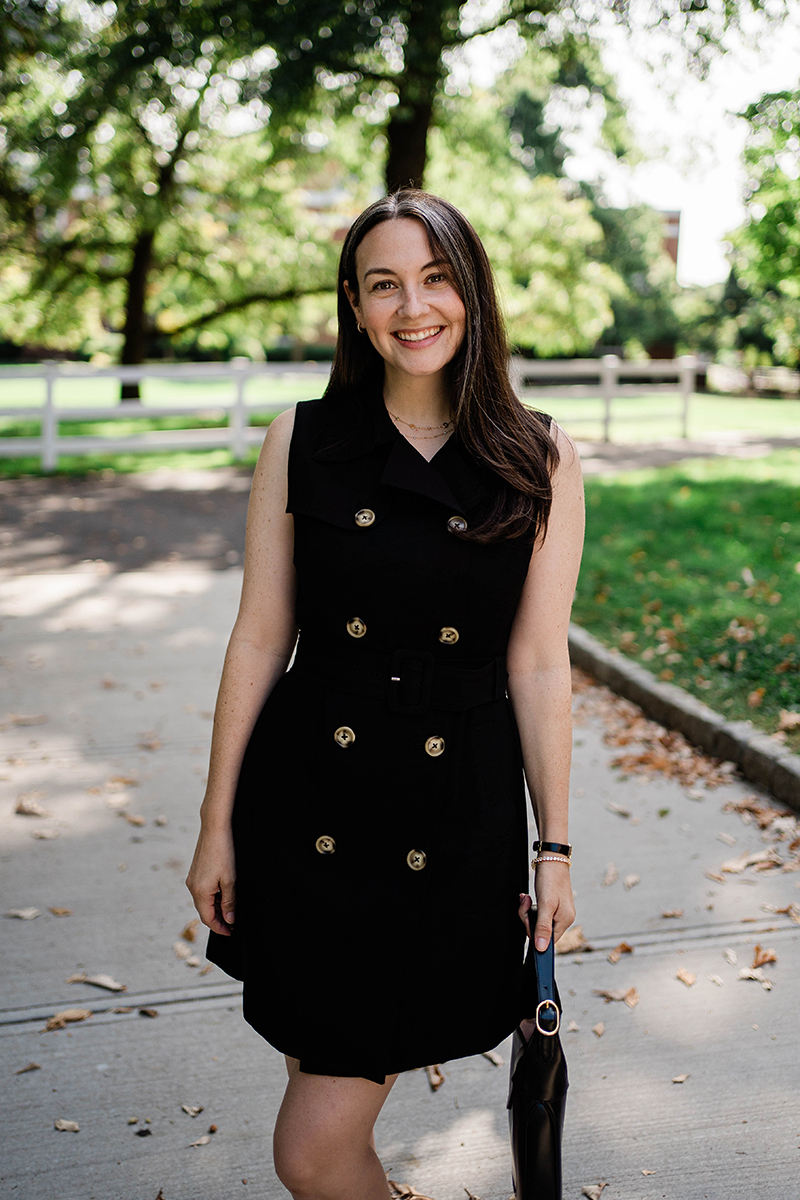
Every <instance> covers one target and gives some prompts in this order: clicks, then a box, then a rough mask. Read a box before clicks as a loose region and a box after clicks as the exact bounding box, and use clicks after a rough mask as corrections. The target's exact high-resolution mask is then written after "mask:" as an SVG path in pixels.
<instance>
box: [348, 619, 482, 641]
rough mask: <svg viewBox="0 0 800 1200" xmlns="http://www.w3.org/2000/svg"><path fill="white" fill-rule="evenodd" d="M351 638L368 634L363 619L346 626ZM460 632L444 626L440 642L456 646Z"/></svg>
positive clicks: (350, 622)
mask: <svg viewBox="0 0 800 1200" xmlns="http://www.w3.org/2000/svg"><path fill="white" fill-rule="evenodd" d="M346 629H347V632H348V633H349V634H350V637H354V638H362V637H363V636H364V634H365V633H366V632H367V623H366V621H363V620H362V619H361V617H351V618H350V620H349V621H348V622H347V625H346ZM459 636H460V635H459V632H458V630H457V629H456V628H455V627H454V626H453V625H443V626H442V628H441V629H440V630H439V641H440V642H441V643H442V645H443V646H455V644H456V642H457V641H458V639H459Z"/></svg>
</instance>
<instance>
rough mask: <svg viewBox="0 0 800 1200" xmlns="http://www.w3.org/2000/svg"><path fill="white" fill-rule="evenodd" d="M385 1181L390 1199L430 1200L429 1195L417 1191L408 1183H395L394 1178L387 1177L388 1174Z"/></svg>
mask: <svg viewBox="0 0 800 1200" xmlns="http://www.w3.org/2000/svg"><path fill="white" fill-rule="evenodd" d="M386 1182H387V1183H388V1185H389V1194H390V1196H391V1197H392V1200H431V1197H430V1196H426V1195H424V1194H423V1193H422V1192H418V1191H417V1189H416V1188H415V1187H412V1186H411V1184H410V1183H396V1182H395V1180H394V1179H389V1178H388V1176H387V1179H386Z"/></svg>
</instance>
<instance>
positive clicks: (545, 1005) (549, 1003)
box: [535, 1000, 561, 1037]
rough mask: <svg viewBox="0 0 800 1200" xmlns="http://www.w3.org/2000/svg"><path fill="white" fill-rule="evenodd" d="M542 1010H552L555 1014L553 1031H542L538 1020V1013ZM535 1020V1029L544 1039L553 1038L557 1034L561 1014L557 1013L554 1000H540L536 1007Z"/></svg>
mask: <svg viewBox="0 0 800 1200" xmlns="http://www.w3.org/2000/svg"><path fill="white" fill-rule="evenodd" d="M543 1008H552V1009H553V1011H554V1012H555V1014H556V1027H555V1029H543V1028H542V1024H541V1021H540V1020H539V1013H540V1012H541V1011H542V1009H543ZM535 1020H536V1028H537V1029H538V1030H539V1033H543V1034H544V1036H545V1037H555V1035H556V1034H557V1033H558V1031H559V1029H560V1028H561V1013H560V1012H559V1011H558V1005H557V1004H556V1002H555V1000H541V1001H540V1002H539V1004H538V1005H537V1007H536V1018H535Z"/></svg>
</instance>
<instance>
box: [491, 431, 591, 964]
mask: <svg viewBox="0 0 800 1200" xmlns="http://www.w3.org/2000/svg"><path fill="white" fill-rule="evenodd" d="M554 432H555V436H556V440H557V444H558V449H559V451H560V453H561V462H560V463H559V466H558V468H557V470H556V472H555V475H554V478H553V505H552V508H551V512H550V521H549V525H548V529H547V537H546V538H545V540H544V542H543V543H537V545H536V547H535V548H534V551H533V554H532V555H531V564H530V568H529V570H528V576H527V579H526V581H525V586H524V588H523V591H522V596H521V598H520V603H519V607H518V609H517V614H516V617H515V619H514V626H513V628H512V631H511V638H510V641H509V646H508V658H507V665H508V674H509V678H508V694H509V698H510V700H511V703H512V705H513V708H514V715H515V717H516V719H517V725H518V726H519V731H520V739H521V742H522V754H523V760H524V764H525V776H526V778H527V781H528V788H529V790H530V794H531V801H532V804H533V812H534V817H535V818H536V827H537V829H538V832H539V837H540V839H541V840H542V841H547V842H566V841H568V840H569V837H568V806H569V770H570V759H571V755H572V696H571V681H570V665H569V649H568V645H567V634H568V630H569V618H570V612H571V609H572V599H573V596H574V593H575V584H576V582H577V578H578V569H579V567H580V560H581V550H582V548H583V529H584V508H583V484H582V479H581V469H580V462H579V460H578V453H577V451H576V449H575V447H574V445H573V443H572V442H571V441H570V439H569V438H568V437H567V435H566V434H565V433H564V432H563V431H562V430H561V429H559V428H558V426H556V427H555V430H554ZM536 899H537V906H538V915H537V922H536V945H537V947H538V948H539V949H544V948H545V947H546V946H547V943H548V941H549V940H550V934H551V932H554V934H555V937H556V938H559V937H560V936H561V934H562V933H564V931H565V930H566V929H568V928H569V926H570V925H571V924H572V921H573V920H574V917H575V908H574V905H573V901H572V889H571V886H570V881H569V868H568V867H567V866H565V865H564V864H562V863H559V862H548V863H544V864H542V865H541V866H539V867H537V869H536ZM527 907H528V905H527V901H525V903H524V905H523V907H522V909H521V913H524V912H525V911H526V909H527Z"/></svg>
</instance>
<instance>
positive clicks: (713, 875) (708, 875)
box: [703, 871, 725, 883]
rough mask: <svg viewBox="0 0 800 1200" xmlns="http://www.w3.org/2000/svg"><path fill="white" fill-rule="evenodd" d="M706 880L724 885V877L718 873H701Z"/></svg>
mask: <svg viewBox="0 0 800 1200" xmlns="http://www.w3.org/2000/svg"><path fill="white" fill-rule="evenodd" d="M703 874H704V875H705V877H706V879H713V880H714V882H715V883H724V882H725V876H724V875H720V874H719V872H718V871H703Z"/></svg>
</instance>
